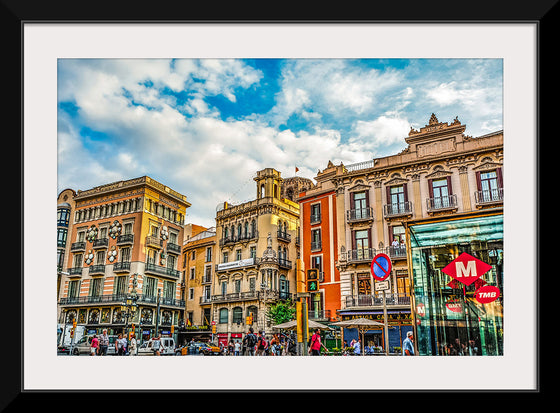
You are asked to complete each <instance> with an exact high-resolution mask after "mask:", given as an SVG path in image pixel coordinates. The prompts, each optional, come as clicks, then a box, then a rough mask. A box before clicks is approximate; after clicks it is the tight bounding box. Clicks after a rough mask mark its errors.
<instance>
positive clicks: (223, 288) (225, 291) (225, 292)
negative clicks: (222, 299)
mask: <svg viewBox="0 0 560 413" xmlns="http://www.w3.org/2000/svg"><path fill="white" fill-rule="evenodd" d="M226 294H227V282H225V281H223V282H222V295H226Z"/></svg>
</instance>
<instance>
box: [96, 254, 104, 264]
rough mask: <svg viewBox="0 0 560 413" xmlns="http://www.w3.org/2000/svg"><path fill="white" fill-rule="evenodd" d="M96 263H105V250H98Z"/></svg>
mask: <svg viewBox="0 0 560 413" xmlns="http://www.w3.org/2000/svg"><path fill="white" fill-rule="evenodd" d="M95 263H96V264H97V265H103V264H105V251H97V254H96V256H95Z"/></svg>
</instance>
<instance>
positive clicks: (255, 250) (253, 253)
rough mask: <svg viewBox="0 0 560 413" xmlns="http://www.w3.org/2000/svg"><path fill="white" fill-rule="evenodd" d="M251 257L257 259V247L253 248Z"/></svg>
mask: <svg viewBox="0 0 560 413" xmlns="http://www.w3.org/2000/svg"><path fill="white" fill-rule="evenodd" d="M249 256H250V258H253V259H255V258H257V247H251V249H250V250H249Z"/></svg>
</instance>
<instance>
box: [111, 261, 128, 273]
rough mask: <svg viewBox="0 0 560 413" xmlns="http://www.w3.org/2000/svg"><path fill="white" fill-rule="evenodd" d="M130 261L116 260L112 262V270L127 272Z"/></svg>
mask: <svg viewBox="0 0 560 413" xmlns="http://www.w3.org/2000/svg"><path fill="white" fill-rule="evenodd" d="M129 271H130V261H122V262H116V263H114V264H113V272H129Z"/></svg>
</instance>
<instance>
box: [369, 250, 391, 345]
mask: <svg viewBox="0 0 560 413" xmlns="http://www.w3.org/2000/svg"><path fill="white" fill-rule="evenodd" d="M392 266H393V264H392V263H391V258H389V256H388V255H387V254H377V255H376V256H375V257H373V260H372V261H371V275H373V278H375V280H376V281H385V280H386V279H387V278H389V276H390V275H391V269H392ZM388 284H389V283H387V285H385V284H383V288H382V291H383V323H384V324H385V355H389V327H388V326H387V296H386V295H385V291H386V290H387V286H388Z"/></svg>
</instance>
